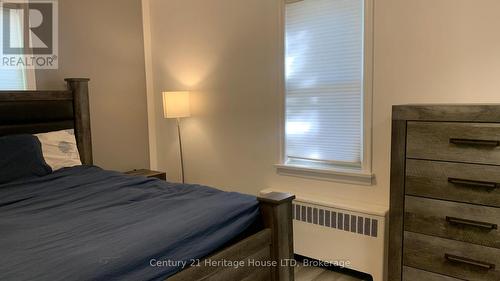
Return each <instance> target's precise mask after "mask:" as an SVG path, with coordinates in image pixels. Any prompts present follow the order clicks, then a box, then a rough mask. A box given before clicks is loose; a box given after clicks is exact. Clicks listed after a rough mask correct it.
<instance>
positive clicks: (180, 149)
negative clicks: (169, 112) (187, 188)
mask: <svg viewBox="0 0 500 281" xmlns="http://www.w3.org/2000/svg"><path fill="white" fill-rule="evenodd" d="M177 135H178V136H179V152H180V158H181V178H182V183H185V180H184V157H183V155H182V137H181V118H177Z"/></svg>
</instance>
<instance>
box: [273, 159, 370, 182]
mask: <svg viewBox="0 0 500 281" xmlns="http://www.w3.org/2000/svg"><path fill="white" fill-rule="evenodd" d="M274 166H275V167H276V171H277V173H278V174H280V175H284V176H292V177H300V178H307V179H314V180H321V181H333V182H342V183H349V184H359V185H373V182H374V179H375V175H374V174H373V173H369V172H365V171H361V170H358V169H348V168H336V169H318V168H307V167H303V166H294V165H286V164H276V165H274Z"/></svg>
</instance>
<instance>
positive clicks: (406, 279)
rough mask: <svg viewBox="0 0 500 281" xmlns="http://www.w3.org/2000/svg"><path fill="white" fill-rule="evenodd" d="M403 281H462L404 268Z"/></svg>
mask: <svg viewBox="0 0 500 281" xmlns="http://www.w3.org/2000/svg"><path fill="white" fill-rule="evenodd" d="M403 281H461V280H460V279H456V278H453V277H448V276H445V275H441V274H437V273H432V272H428V271H424V270H420V269H416V268H413V267H408V266H404V267H403Z"/></svg>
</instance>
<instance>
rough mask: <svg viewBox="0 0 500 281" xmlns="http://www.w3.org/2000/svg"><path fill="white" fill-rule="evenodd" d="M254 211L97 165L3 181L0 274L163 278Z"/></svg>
mask: <svg viewBox="0 0 500 281" xmlns="http://www.w3.org/2000/svg"><path fill="white" fill-rule="evenodd" d="M258 209H259V207H258V202H257V200H256V198H255V197H252V196H248V195H242V194H238V193H229V192H222V191H219V190H217V189H213V188H209V187H204V186H199V185H182V184H172V183H167V182H164V181H160V180H156V179H147V178H144V177H132V176H126V175H123V174H121V173H118V172H110V171H105V170H102V169H100V168H98V167H92V166H79V167H73V168H66V169H62V170H59V171H56V172H55V173H53V174H50V175H48V176H44V177H41V178H35V179H29V180H23V181H16V182H11V183H8V184H4V185H0V280H16V281H17V280H51V281H52V280H134V281H135V280H163V279H164V278H166V277H168V276H170V275H173V274H174V273H176V272H178V271H180V270H181V269H182V265H183V264H182V262H188V264H187V265H188V266H189V261H190V260H191V259H198V258H202V257H205V256H207V255H209V254H211V253H212V252H214V251H215V250H217V249H219V248H221V247H222V246H223V245H224V244H225V243H227V242H229V241H230V240H232V239H234V238H235V237H237V236H238V235H239V234H241V233H242V232H243V231H245V230H246V229H248V228H249V227H250V226H251V225H252V224H254V223H255V222H256V220H257V219H258V213H259V211H258Z"/></svg>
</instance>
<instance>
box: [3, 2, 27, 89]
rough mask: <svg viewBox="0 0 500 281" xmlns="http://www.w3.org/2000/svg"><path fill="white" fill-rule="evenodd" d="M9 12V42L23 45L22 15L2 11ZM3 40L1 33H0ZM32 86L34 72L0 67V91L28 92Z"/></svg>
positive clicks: (18, 11)
mask: <svg viewBox="0 0 500 281" xmlns="http://www.w3.org/2000/svg"><path fill="white" fill-rule="evenodd" d="M7 11H9V12H10V18H11V28H12V30H11V33H10V34H11V38H10V41H11V42H18V43H19V44H18V45H23V34H22V20H23V19H22V13H21V12H20V10H17V12H16V10H2V13H4V12H7ZM0 32H1V35H2V37H1V38H3V31H0ZM1 38H0V50H3V40H1ZM33 84H34V70H31V69H30V70H28V69H24V68H17V69H12V68H4V67H0V90H28V89H31V88H32V85H33Z"/></svg>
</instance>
